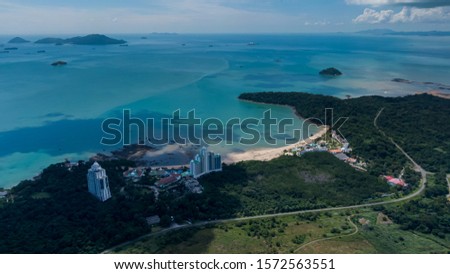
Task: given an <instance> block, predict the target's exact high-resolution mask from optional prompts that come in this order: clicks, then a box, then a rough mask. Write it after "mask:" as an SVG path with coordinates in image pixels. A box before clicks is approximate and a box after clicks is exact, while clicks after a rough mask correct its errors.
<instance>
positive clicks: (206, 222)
mask: <svg viewBox="0 0 450 274" xmlns="http://www.w3.org/2000/svg"><path fill="white" fill-rule="evenodd" d="M383 111H384V108H383V109H381V110H380V111H379V112H378V114H377V116H376V117H375V119H374V122H373V123H374V126H375V127H376V128H377V129H378V130H379V131H380V132H381V133H382V134H383V136H385V137H386V138H388V139H389V140H390V141H391V142H392V143H393V144H394V145H395V146H396V147H397V148H398V149H399V150H400V151H401V152H402V153H403V154H404V155H405V157H406V158H408V159H409V160H410V161H411V163H412V164H413V165H414V167H415V169H416V170H417V171H419V172H420V173H421V175H422V181H421V183H420V187H419V188H418V189H417V190H416V191H415V192H413V193H411V194H409V195H407V196H405V197H401V198H398V199H395V200H389V201H382V202H373V203H366V204H360V205H352V206H341V207H331V208H320V209H309V210H300V211H294V212H285V213H276V214H265V215H259V216H250V217H242V218H233V219H224V220H213V221H205V222H199V223H195V224H190V225H189V224H187V225H180V226H177V227H171V228H167V229H164V230H161V231H158V232H154V233H149V234H146V235H143V236H141V237H139V238H137V239H134V240H131V241H128V242H125V243H123V244H120V245H118V246H115V247H113V248H110V249H108V250H105V251H104V252H102V253H110V252H112V251H113V250H115V249H117V248H121V247H124V246H126V245H129V244H132V243H135V242H138V241H140V240H143V239H146V238H148V237H151V236H156V235H161V234H164V233H167V232H169V231H175V230H180V229H184V228H188V227H190V228H193V227H200V226H205V225H208V224H218V223H227V222H236V221H248V220H256V219H264V218H272V217H281V216H292V215H297V214H306V213H319V212H327V211H339V210H348V209H357V208H365V207H374V206H381V205H388V204H394V203H399V202H403V201H407V200H410V199H412V198H415V197H417V196H419V195H420V194H422V192H423V191H424V190H425V186H426V183H427V173H428V172H427V171H426V170H424V169H423V168H422V167H421V166H420V165H418V164H417V163H416V162H415V161H414V159H413V158H411V156H409V155H408V154H407V153H406V152H405V151H404V150H403V149H402V148H401V147H400V146H399V145H398V144H397V143H396V142H395V141H394V140H393V139H392V138H390V137H388V136H387V135H386V134H385V133H384V132H383V131H382V130H381V129H380V128H379V127H378V124H377V122H378V118H379V117H380V115H381V113H382V112H383Z"/></svg>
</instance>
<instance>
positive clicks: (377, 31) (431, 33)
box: [357, 29, 450, 36]
mask: <svg viewBox="0 0 450 274" xmlns="http://www.w3.org/2000/svg"><path fill="white" fill-rule="evenodd" d="M357 33H358V34H366V35H396V36H450V31H435V30H433V31H394V30H391V29H370V30H363V31H359V32H357Z"/></svg>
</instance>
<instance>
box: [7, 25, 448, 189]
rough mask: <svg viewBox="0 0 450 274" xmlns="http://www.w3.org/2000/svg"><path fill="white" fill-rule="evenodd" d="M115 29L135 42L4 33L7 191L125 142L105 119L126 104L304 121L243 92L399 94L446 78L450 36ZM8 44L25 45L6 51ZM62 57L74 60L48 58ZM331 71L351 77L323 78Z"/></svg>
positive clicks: (159, 110) (153, 110)
mask: <svg viewBox="0 0 450 274" xmlns="http://www.w3.org/2000/svg"><path fill="white" fill-rule="evenodd" d="M55 36H56V37H63V38H64V37H68V36H66V35H55ZM109 36H111V37H114V38H117V39H125V40H127V41H128V46H127V47H123V46H118V45H109V46H76V45H64V46H55V45H37V44H33V43H29V44H19V45H10V44H7V41H8V40H9V39H11V38H13V37H4V36H0V110H1V114H0V187H11V186H14V185H16V184H18V183H19V182H20V181H21V180H24V179H30V178H32V177H33V176H35V175H37V174H38V173H39V172H40V171H41V170H42V168H44V167H46V166H48V165H49V164H51V163H56V162H62V161H64V160H65V159H70V160H73V161H74V160H78V159H83V160H86V159H88V157H89V156H92V155H93V154H95V153H97V152H107V151H110V150H112V149H115V148H118V147H119V146H116V147H107V146H103V145H101V144H100V139H101V138H102V136H104V134H103V133H102V130H101V123H102V121H103V120H104V119H105V118H108V117H120V113H121V111H122V110H123V109H130V110H131V111H132V114H133V115H136V116H140V117H156V118H158V117H167V116H170V115H171V114H172V113H173V112H174V111H176V110H178V109H180V111H181V114H182V116H183V115H186V113H187V112H188V111H190V110H192V109H195V111H196V116H198V117H199V118H202V119H206V118H210V117H216V118H219V119H220V120H222V121H226V120H228V119H230V118H233V117H239V118H249V117H256V118H260V117H262V115H263V113H264V111H266V110H267V109H269V108H271V109H272V115H273V116H274V117H276V118H292V119H295V121H296V125H297V124H300V123H301V122H302V121H301V120H300V119H299V118H297V117H296V116H295V114H294V113H293V112H292V110H291V109H290V108H287V107H282V106H267V105H259V104H252V103H248V102H242V101H239V100H238V99H237V97H238V95H239V94H240V93H242V92H257V91H304V92H310V93H316V94H327V95H333V96H337V97H341V98H344V97H345V96H346V95H351V96H353V97H357V96H364V95H382V96H402V95H406V94H411V93H415V92H417V91H425V90H430V89H435V88H436V87H439V86H433V85H421V84H420V82H434V83H440V84H441V85H450V78H449V77H448V75H449V74H448V73H449V71H450V48H449V46H448V45H450V38H447V37H437V38H433V37H412V36H411V37H389V36H363V35H351V34H328V35H325V34H320V35H319V34H308V35H307V34H303V35H193V34H192V35H187V34H186V35H120V34H118V35H109ZM142 36H146V39H142ZM23 38H25V39H28V40H31V41H35V40H37V39H39V38H44V36H35V37H31V36H24V37H23ZM6 47H18V49H17V50H11V51H9V53H4V52H2V51H3V50H4V48H6ZM42 51H45V52H42ZM57 60H64V61H67V62H68V65H67V66H64V67H53V66H51V65H50V64H51V63H53V62H55V61H57ZM328 67H336V68H338V69H339V70H341V71H342V72H343V73H344V75H343V76H341V77H338V78H326V77H321V76H319V74H318V72H319V71H320V70H322V69H324V68H328ZM393 78H403V79H408V80H412V81H415V82H414V84H405V83H396V82H392V81H391V80H392V79H393ZM237 134H239V133H237ZM264 146H266V145H265V144H264V143H263V142H261V143H259V144H257V145H256V147H264ZM212 149H213V150H216V151H218V152H221V153H223V154H226V153H227V152H231V151H237V150H243V149H246V148H245V147H242V146H239V145H234V146H226V145H223V144H219V145H217V146H215V147H213V148H212Z"/></svg>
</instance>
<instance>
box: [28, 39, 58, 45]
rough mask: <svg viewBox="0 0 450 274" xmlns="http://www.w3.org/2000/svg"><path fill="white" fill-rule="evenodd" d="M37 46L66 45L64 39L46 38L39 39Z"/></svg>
mask: <svg viewBox="0 0 450 274" xmlns="http://www.w3.org/2000/svg"><path fill="white" fill-rule="evenodd" d="M34 43H35V44H64V39H61V38H44V39H39V40H37V41H36V42H34Z"/></svg>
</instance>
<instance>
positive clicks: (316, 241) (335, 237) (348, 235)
mask: <svg viewBox="0 0 450 274" xmlns="http://www.w3.org/2000/svg"><path fill="white" fill-rule="evenodd" d="M353 216H354V215H352V216H348V217H347V220H348V221H349V222H350V224H351V225H352V226H353V227H354V228H355V231H353V232H352V233H350V234H346V235H337V236H333V237H328V238H322V239H317V240H314V241H311V242H309V243H306V244H304V245H302V246H300V247H299V248H297V249H296V250H294V253H297V252H298V251H299V250H301V249H303V248H305V247H306V246H309V245H312V244H315V243H318V242H323V241H328V240H333V239H337V238H344V237H350V236H353V235H356V234H358V232H359V228H358V226H357V225H356V224H355V223H354V222H353V221H352V219H351V218H352V217H353Z"/></svg>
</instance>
